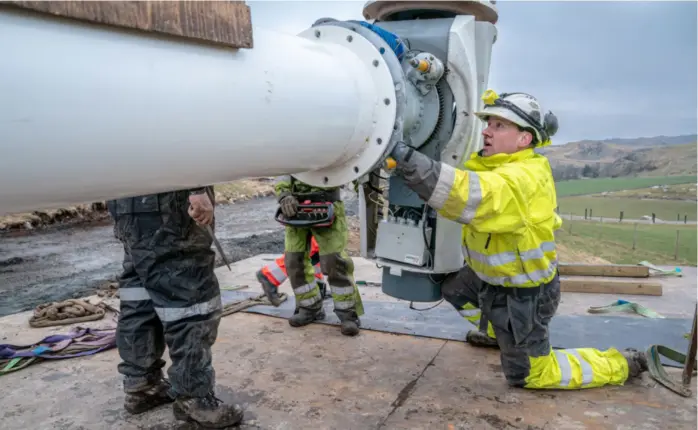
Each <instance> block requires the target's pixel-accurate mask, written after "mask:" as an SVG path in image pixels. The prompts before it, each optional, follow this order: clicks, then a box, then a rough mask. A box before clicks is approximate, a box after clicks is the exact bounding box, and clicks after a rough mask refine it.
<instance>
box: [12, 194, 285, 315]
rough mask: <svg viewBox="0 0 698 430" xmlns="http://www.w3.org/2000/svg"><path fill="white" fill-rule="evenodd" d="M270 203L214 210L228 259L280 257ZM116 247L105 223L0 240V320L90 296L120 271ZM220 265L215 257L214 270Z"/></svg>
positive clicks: (278, 233) (261, 201)
mask: <svg viewBox="0 0 698 430" xmlns="http://www.w3.org/2000/svg"><path fill="white" fill-rule="evenodd" d="M275 208H276V203H275V201H274V199H273V198H264V199H259V200H251V201H247V202H242V203H236V204H231V205H220V206H217V207H216V218H217V222H216V235H217V237H218V239H219V240H220V242H221V245H222V246H223V249H224V250H225V252H226V255H227V256H228V258H229V259H230V260H231V262H232V261H238V260H241V259H244V258H248V257H251V256H253V255H256V254H260V253H281V252H283V229H282V227H281V225H279V224H278V223H276V222H275V221H273V219H272V217H271V214H272V213H273V210H274V209H275ZM121 258H122V248H121V244H120V243H119V242H118V241H117V240H116V239H115V238H114V235H113V225H112V223H111V222H110V221H107V222H102V223H99V224H96V225H95V224H92V225H83V226H63V227H54V228H51V229H47V230H42V231H40V230H32V231H23V232H16V233H8V234H4V235H2V236H0V316H4V315H9V314H12V313H16V312H21V311H24V310H29V309H32V308H33V307H35V306H36V305H38V304H40V303H44V302H49V301H56V300H65V299H67V298H73V297H80V296H84V295H86V294H91V293H93V292H94V290H95V289H96V288H98V287H99V286H100V285H102V284H104V283H105V282H107V281H110V280H115V279H116V276H117V275H118V273H119V271H120V270H121ZM221 264H223V262H222V261H221V260H220V257H219V258H218V265H221Z"/></svg>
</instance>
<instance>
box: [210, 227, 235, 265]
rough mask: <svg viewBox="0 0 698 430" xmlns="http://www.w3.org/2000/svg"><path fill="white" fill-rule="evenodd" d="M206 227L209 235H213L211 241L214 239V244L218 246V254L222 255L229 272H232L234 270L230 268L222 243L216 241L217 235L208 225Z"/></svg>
mask: <svg viewBox="0 0 698 430" xmlns="http://www.w3.org/2000/svg"><path fill="white" fill-rule="evenodd" d="M205 227H206V231H208V234H210V235H211V239H213V243H214V244H215V245H216V249H218V253H219V254H220V255H221V258H222V259H223V262H224V263H225V265H226V266H228V270H230V271H231V272H232V271H233V269H231V268H230V263H229V262H228V257H226V256H225V252H223V247H222V246H221V243H220V242H219V241H218V239H216V235H215V234H213V229H212V228H211V226H210V225H208V224H207V225H206V226H205Z"/></svg>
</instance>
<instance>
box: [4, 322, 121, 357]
mask: <svg viewBox="0 0 698 430" xmlns="http://www.w3.org/2000/svg"><path fill="white" fill-rule="evenodd" d="M69 347H70V349H73V348H74V347H83V348H84V347H91V348H90V349H88V350H86V351H80V352H76V353H73V354H61V353H60V352H61V351H63V350H65V349H66V348H69ZM114 347H116V329H91V328H85V327H76V328H74V329H73V330H72V331H71V332H70V333H68V334H67V335H65V334H54V335H51V336H47V337H45V338H44V339H43V340H42V341H40V342H38V343H35V344H32V345H11V344H0V359H12V358H16V357H41V358H44V359H62V358H72V357H80V356H84V355H92V354H96V353H98V352H100V351H104V350H107V349H111V348H114ZM80 349H82V348H80Z"/></svg>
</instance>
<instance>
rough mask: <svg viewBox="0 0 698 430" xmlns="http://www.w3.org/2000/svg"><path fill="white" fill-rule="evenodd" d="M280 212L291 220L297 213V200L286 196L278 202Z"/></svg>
mask: <svg viewBox="0 0 698 430" xmlns="http://www.w3.org/2000/svg"><path fill="white" fill-rule="evenodd" d="M279 205H281V212H282V213H283V214H284V216H285V217H286V218H291V217H293V216H295V215H296V213H297V212H298V199H297V198H295V197H293V196H286V197H283V198H282V199H281V200H279Z"/></svg>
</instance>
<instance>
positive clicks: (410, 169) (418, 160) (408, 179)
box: [390, 142, 441, 209]
mask: <svg viewBox="0 0 698 430" xmlns="http://www.w3.org/2000/svg"><path fill="white" fill-rule="evenodd" d="M390 156H391V157H392V158H393V159H394V160H395V162H396V163H397V165H396V166H395V169H394V171H393V172H394V173H395V174H396V175H398V176H400V177H401V178H402V179H403V181H404V182H405V185H407V186H408V187H409V188H410V189H411V190H412V191H414V192H415V193H417V195H418V196H419V197H421V198H422V199H423V200H425V201H426V200H429V198H430V197H431V195H432V193H433V192H434V189H435V187H436V183H437V182H438V179H439V174H440V173H441V163H439V162H436V161H434V160H432V159H431V158H429V157H427V156H426V155H424V154H422V153H421V152H419V151H417V150H415V149H414V148H411V147H410V146H407V145H406V144H405V143H403V142H398V143H397V144H396V145H395V147H394V148H393V150H392V151H391V152H390ZM436 209H439V208H436Z"/></svg>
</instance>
